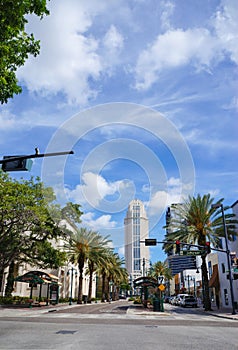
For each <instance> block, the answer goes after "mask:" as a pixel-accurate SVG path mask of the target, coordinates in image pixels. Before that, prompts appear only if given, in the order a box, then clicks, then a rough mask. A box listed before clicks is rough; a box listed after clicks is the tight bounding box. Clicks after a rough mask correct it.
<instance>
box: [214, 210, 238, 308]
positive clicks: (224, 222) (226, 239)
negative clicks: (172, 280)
mask: <svg viewBox="0 0 238 350" xmlns="http://www.w3.org/2000/svg"><path fill="white" fill-rule="evenodd" d="M211 207H212V208H221V213H222V222H223V229H224V236H225V243H226V257H227V266H228V273H229V281H230V293H231V303H232V315H235V314H236V310H235V300H234V292H233V280H232V274H231V260H230V250H229V248H228V236H227V227H226V220H225V214H224V208H223V204H222V203H217V204H212V206H211Z"/></svg>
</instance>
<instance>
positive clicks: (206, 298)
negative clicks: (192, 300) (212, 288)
mask: <svg viewBox="0 0 238 350" xmlns="http://www.w3.org/2000/svg"><path fill="white" fill-rule="evenodd" d="M201 268H202V280H203V290H204V300H203V303H204V309H205V311H211V300H210V295H209V281H208V273H207V264H206V256H202V266H201Z"/></svg>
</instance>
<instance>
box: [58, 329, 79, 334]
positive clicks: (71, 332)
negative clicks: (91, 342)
mask: <svg viewBox="0 0 238 350" xmlns="http://www.w3.org/2000/svg"><path fill="white" fill-rule="evenodd" d="M76 332H77V331H70V330H65V329H62V330H60V331H58V332H56V334H74V333H76Z"/></svg>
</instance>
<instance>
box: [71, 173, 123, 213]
mask: <svg viewBox="0 0 238 350" xmlns="http://www.w3.org/2000/svg"><path fill="white" fill-rule="evenodd" d="M127 185H128V181H126V180H125V182H124V181H123V180H120V181H114V182H107V181H106V180H105V179H104V178H103V177H102V176H101V175H98V174H94V173H92V172H87V173H84V174H83V175H82V184H80V185H77V186H76V187H75V189H73V190H69V189H65V191H66V194H67V196H68V198H70V199H71V200H73V201H75V202H76V203H82V204H84V203H88V204H90V205H91V206H93V207H99V206H100V202H101V201H102V200H103V199H104V198H105V197H107V196H110V195H115V194H117V193H120V191H121V190H122V188H124V187H126V186H127Z"/></svg>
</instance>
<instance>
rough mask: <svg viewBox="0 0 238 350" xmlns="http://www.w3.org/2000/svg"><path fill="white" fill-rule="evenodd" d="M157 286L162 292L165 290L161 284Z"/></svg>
mask: <svg viewBox="0 0 238 350" xmlns="http://www.w3.org/2000/svg"><path fill="white" fill-rule="evenodd" d="M158 288H159V290H161V292H163V291H164V290H165V286H164V285H163V284H160V285H159V287H158Z"/></svg>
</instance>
